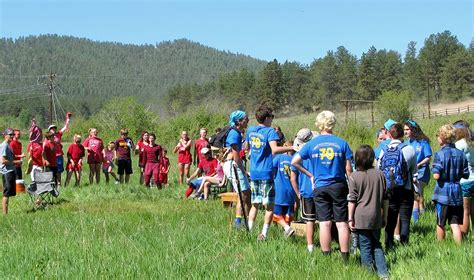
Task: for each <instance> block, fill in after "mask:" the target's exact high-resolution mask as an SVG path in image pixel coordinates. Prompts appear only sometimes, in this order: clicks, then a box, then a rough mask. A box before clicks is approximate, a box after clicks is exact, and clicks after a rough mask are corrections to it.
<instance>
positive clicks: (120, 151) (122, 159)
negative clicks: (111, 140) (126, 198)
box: [115, 129, 135, 184]
mask: <svg viewBox="0 0 474 280" xmlns="http://www.w3.org/2000/svg"><path fill="white" fill-rule="evenodd" d="M133 147H135V145H133V141H132V139H130V138H129V137H128V130H126V129H121V130H120V138H119V139H117V140H116V141H115V150H116V152H117V163H118V164H117V165H118V171H117V173H118V174H119V179H120V184H123V183H124V173H125V184H128V182H129V181H130V174H132V173H133V170H132V158H131V156H130V151H131V150H132V148H133Z"/></svg>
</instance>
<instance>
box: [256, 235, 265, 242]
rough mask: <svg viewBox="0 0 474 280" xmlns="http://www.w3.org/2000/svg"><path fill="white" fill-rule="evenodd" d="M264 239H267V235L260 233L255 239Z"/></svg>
mask: <svg viewBox="0 0 474 280" xmlns="http://www.w3.org/2000/svg"><path fill="white" fill-rule="evenodd" d="M265 240H267V237H266V236H265V235H263V234H261V233H260V234H259V235H258V237H257V241H265Z"/></svg>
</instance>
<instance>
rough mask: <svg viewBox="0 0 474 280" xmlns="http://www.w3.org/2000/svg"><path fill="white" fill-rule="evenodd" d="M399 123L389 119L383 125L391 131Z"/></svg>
mask: <svg viewBox="0 0 474 280" xmlns="http://www.w3.org/2000/svg"><path fill="white" fill-rule="evenodd" d="M396 123H397V122H396V121H394V120H392V119H388V120H387V121H386V122H385V123H384V124H383V127H384V128H385V129H386V130H390V128H391V127H392V125H394V124H396Z"/></svg>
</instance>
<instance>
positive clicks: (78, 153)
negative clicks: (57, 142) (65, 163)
mask: <svg viewBox="0 0 474 280" xmlns="http://www.w3.org/2000/svg"><path fill="white" fill-rule="evenodd" d="M85 155H86V149H85V148H84V146H82V144H76V143H72V144H71V145H70V146H69V149H68V150H67V157H68V159H69V158H70V159H72V160H73V161H74V162H78V161H79V160H80V159H81V158H83V157H84V156H85Z"/></svg>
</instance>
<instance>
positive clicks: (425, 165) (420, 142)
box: [403, 120, 433, 223]
mask: <svg viewBox="0 0 474 280" xmlns="http://www.w3.org/2000/svg"><path fill="white" fill-rule="evenodd" d="M403 132H404V134H405V137H406V140H405V143H406V144H408V145H410V146H412V147H413V148H414V149H415V153H416V163H417V166H418V176H417V179H418V184H415V185H414V187H415V201H414V203H413V214H412V216H413V221H414V222H415V223H417V222H418V220H419V217H420V215H421V214H423V213H424V212H425V203H424V198H423V188H424V187H425V186H427V185H428V183H429V182H430V177H431V172H430V161H431V157H432V155H433V151H432V150H431V145H430V139H429V138H428V136H426V135H425V133H423V130H422V129H421V127H420V125H419V124H418V123H417V122H415V121H414V120H407V121H406V122H405V124H404V126H403Z"/></svg>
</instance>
